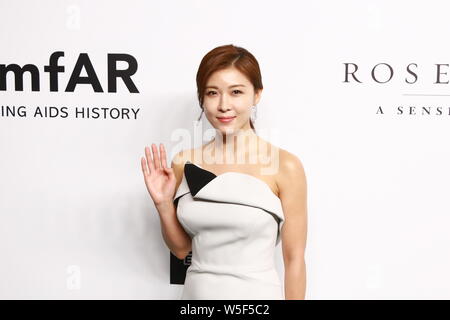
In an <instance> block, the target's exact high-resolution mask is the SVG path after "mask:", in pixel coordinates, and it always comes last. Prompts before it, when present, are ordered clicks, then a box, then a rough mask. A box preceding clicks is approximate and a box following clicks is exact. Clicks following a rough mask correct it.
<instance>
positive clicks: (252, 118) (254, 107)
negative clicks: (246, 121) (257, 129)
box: [250, 104, 257, 123]
mask: <svg viewBox="0 0 450 320" xmlns="http://www.w3.org/2000/svg"><path fill="white" fill-rule="evenodd" d="M256 107H257V106H256V104H255V105H254V106H252V111H251V112H252V113H251V115H250V118H251V120H252V122H253V123H254V122H255V121H256V113H257V109H256Z"/></svg>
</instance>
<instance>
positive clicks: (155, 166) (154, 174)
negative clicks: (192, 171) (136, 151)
mask: <svg viewBox="0 0 450 320" xmlns="http://www.w3.org/2000/svg"><path fill="white" fill-rule="evenodd" d="M159 149H160V153H161V156H159V155H158V148H157V147H156V145H155V144H154V143H152V153H153V158H152V155H151V154H150V148H149V147H145V158H144V157H141V167H142V173H143V175H144V181H145V185H146V186H147V190H148V192H149V194H150V197H151V198H152V200H153V202H154V203H155V206H159V205H162V204H168V203H172V201H173V197H174V195H175V186H176V177H175V174H174V172H173V169H172V168H169V167H167V161H166V150H165V148H164V145H163V144H162V143H161V144H160V145H159Z"/></svg>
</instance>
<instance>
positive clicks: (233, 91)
mask: <svg viewBox="0 0 450 320" xmlns="http://www.w3.org/2000/svg"><path fill="white" fill-rule="evenodd" d="M233 92H239V93H242V91H241V90H233Z"/></svg>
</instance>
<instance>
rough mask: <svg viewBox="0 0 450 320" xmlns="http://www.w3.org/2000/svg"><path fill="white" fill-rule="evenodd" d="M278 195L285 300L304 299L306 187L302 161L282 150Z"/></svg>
mask: <svg viewBox="0 0 450 320" xmlns="http://www.w3.org/2000/svg"><path fill="white" fill-rule="evenodd" d="M277 185H278V188H279V195H280V199H281V203H282V207H283V213H284V216H285V222H284V225H283V228H282V235H281V236H282V242H281V243H282V250H283V260H284V267H285V275H284V283H285V285H284V289H285V299H286V300H304V299H305V295H306V263H305V250H306V238H307V236H306V234H307V224H308V220H307V203H306V200H307V190H306V189H307V188H306V175H305V171H304V168H303V165H302V163H301V161H300V160H299V159H298V158H297V157H296V156H295V155H293V154H291V153H289V152H287V151H285V150H283V152H281V156H280V174H279V175H278V176H277Z"/></svg>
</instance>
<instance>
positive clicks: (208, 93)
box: [206, 91, 215, 96]
mask: <svg viewBox="0 0 450 320" xmlns="http://www.w3.org/2000/svg"><path fill="white" fill-rule="evenodd" d="M210 93H215V91H208V92H207V93H206V95H207V96H210Z"/></svg>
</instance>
